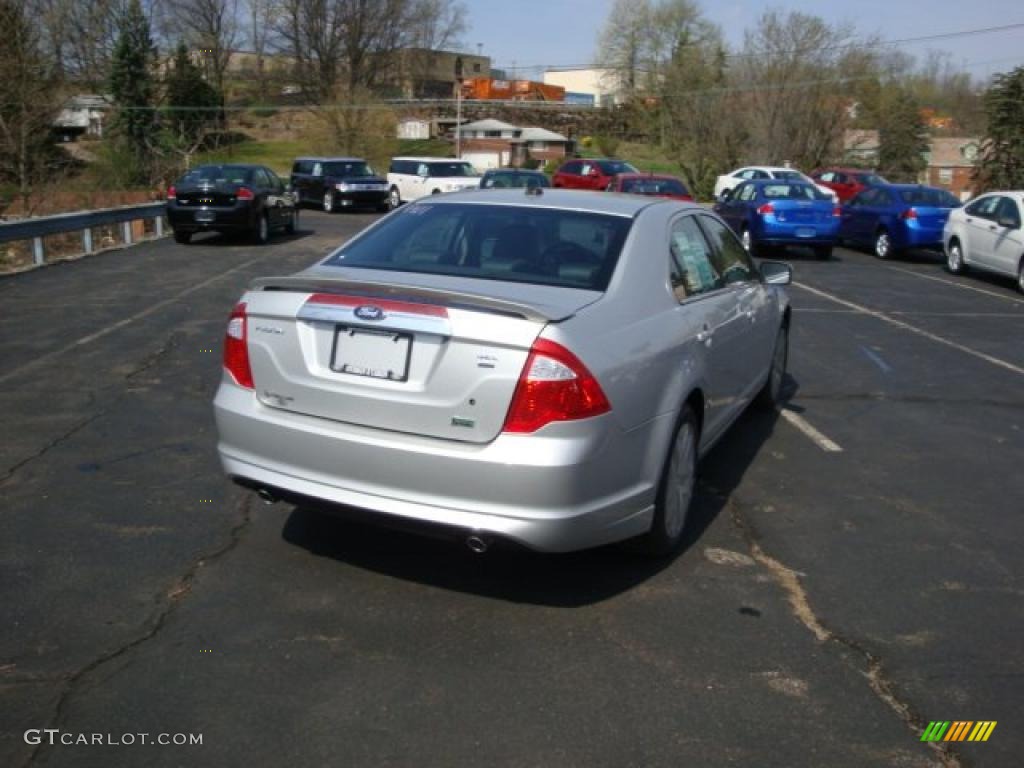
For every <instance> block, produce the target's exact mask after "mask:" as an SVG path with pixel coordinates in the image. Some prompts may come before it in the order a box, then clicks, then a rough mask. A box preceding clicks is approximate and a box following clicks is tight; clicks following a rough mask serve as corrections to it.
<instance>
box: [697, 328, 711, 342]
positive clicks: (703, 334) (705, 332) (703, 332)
mask: <svg viewBox="0 0 1024 768" xmlns="http://www.w3.org/2000/svg"><path fill="white" fill-rule="evenodd" d="M711 336H712V333H711V327H710V326H709V325H708V324H707V323H704V325H703V326H701V329H700V332H699V333H698V334H697V341H699V342H700V343H701V344H703V345H704V346H705V347H710V346H711Z"/></svg>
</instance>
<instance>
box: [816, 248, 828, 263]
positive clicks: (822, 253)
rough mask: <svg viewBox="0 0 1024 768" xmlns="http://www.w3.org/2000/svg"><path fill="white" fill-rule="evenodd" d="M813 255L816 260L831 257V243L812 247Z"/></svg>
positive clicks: (824, 259)
mask: <svg viewBox="0 0 1024 768" xmlns="http://www.w3.org/2000/svg"><path fill="white" fill-rule="evenodd" d="M814 255H815V257H817V259H818V261H828V260H829V259H831V258H832V246H831V245H819V246H818V247H817V248H815V249H814Z"/></svg>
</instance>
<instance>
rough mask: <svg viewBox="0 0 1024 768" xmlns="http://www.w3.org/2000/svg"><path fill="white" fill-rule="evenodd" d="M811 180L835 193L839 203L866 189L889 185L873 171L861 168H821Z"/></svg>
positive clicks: (812, 175) (813, 174)
mask: <svg viewBox="0 0 1024 768" xmlns="http://www.w3.org/2000/svg"><path fill="white" fill-rule="evenodd" d="M811 178H812V179H813V180H814V182H815V183H816V184H818V185H819V186H822V187H828V188H829V189H831V190H832V191H833V192H835V193H836V195H837V196H838V197H839V202H841V203H845V202H846V201H847V200H849V199H851V198H853V197H856V196H857V195H858V194H860V193H861V192H863V191H864V190H865V189H866V188H867V187H874V186H876V185H878V184H888V183H889V182H888V181H886V180H885V179H883V178H882V177H881V176H879V175H878V174H877V173H875V172H874V171H866V170H864V169H863V168H822V169H820V170H817V171H815V172H814V173H812V174H811Z"/></svg>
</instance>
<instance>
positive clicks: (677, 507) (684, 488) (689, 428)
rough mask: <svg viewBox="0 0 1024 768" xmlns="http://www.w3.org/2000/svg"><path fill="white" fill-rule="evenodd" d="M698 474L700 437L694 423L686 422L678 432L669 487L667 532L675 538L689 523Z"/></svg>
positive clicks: (671, 464)
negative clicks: (698, 441)
mask: <svg viewBox="0 0 1024 768" xmlns="http://www.w3.org/2000/svg"><path fill="white" fill-rule="evenodd" d="M696 475H697V439H696V432H695V430H694V428H693V424H691V423H690V422H688V421H685V422H683V425H682V426H681V427H680V428H679V432H677V433H676V439H675V442H674V443H673V445H672V458H671V459H669V467H668V477H667V478H666V483H667V485H666V488H665V535H666V536H667V537H668V538H669V539H670V540H674V539H676V538H678V537H679V535H680V534H681V533H682V531H683V527H684V526H685V525H686V517H687V514H688V512H689V509H690V500H691V499H692V498H693V487H694V483H695V480H696Z"/></svg>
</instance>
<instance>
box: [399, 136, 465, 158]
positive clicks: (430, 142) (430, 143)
mask: <svg viewBox="0 0 1024 768" xmlns="http://www.w3.org/2000/svg"><path fill="white" fill-rule="evenodd" d="M453 151H454V147H453V146H452V145H451V143H450V142H447V141H444V140H443V139H399V140H398V156H402V155H411V156H413V157H416V156H423V157H451V155H452V152H453Z"/></svg>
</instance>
